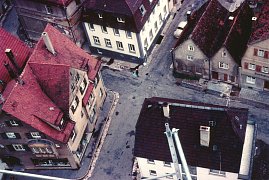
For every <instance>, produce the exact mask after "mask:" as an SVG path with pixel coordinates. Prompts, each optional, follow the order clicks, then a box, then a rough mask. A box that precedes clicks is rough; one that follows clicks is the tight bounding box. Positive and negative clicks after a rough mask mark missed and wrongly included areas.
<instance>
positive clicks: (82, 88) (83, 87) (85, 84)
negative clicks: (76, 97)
mask: <svg viewBox="0 0 269 180" xmlns="http://www.w3.org/2000/svg"><path fill="white" fill-rule="evenodd" d="M86 86H87V80H86V79H83V81H82V82H81V83H80V86H79V91H80V93H81V94H83V93H84V91H85V89H86Z"/></svg>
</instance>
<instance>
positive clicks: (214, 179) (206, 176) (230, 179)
mask: <svg viewBox="0 0 269 180" xmlns="http://www.w3.org/2000/svg"><path fill="white" fill-rule="evenodd" d="M136 159H137V162H138V166H139V171H140V174H141V177H156V176H152V175H150V170H154V171H156V172H157V176H162V175H165V174H166V173H174V172H175V168H174V164H173V163H171V167H167V166H164V162H163V161H159V160H154V164H150V163H148V160H147V159H146V158H140V157H137V158H136ZM180 168H181V165H180ZM196 169H197V175H192V174H191V175H192V176H196V177H197V180H224V179H225V180H237V178H238V174H237V173H230V172H225V176H221V175H216V174H210V172H209V171H210V170H209V169H208V168H201V167H197V168H196ZM159 179H163V180H164V179H174V180H176V176H175V175H174V176H173V178H168V177H165V178H159Z"/></svg>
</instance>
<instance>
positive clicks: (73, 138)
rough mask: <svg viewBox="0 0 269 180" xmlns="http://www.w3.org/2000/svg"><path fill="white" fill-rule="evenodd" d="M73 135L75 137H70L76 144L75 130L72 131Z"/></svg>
mask: <svg viewBox="0 0 269 180" xmlns="http://www.w3.org/2000/svg"><path fill="white" fill-rule="evenodd" d="M72 133H73V135H72V137H70V139H71V140H72V141H73V142H74V140H75V139H76V136H77V133H76V131H75V130H74V129H73V130H72Z"/></svg>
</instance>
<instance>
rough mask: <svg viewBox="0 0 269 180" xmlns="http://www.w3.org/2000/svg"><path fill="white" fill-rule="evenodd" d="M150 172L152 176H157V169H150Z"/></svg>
mask: <svg viewBox="0 0 269 180" xmlns="http://www.w3.org/2000/svg"><path fill="white" fill-rule="evenodd" d="M149 174H150V175H151V176H157V171H155V170H149Z"/></svg>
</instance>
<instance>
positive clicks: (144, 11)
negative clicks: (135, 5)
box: [139, 4, 147, 16]
mask: <svg viewBox="0 0 269 180" xmlns="http://www.w3.org/2000/svg"><path fill="white" fill-rule="evenodd" d="M139 10H140V12H141V14H142V16H144V15H145V14H146V12H147V11H146V9H145V7H144V5H143V4H142V5H141V6H140V7H139Z"/></svg>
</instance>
